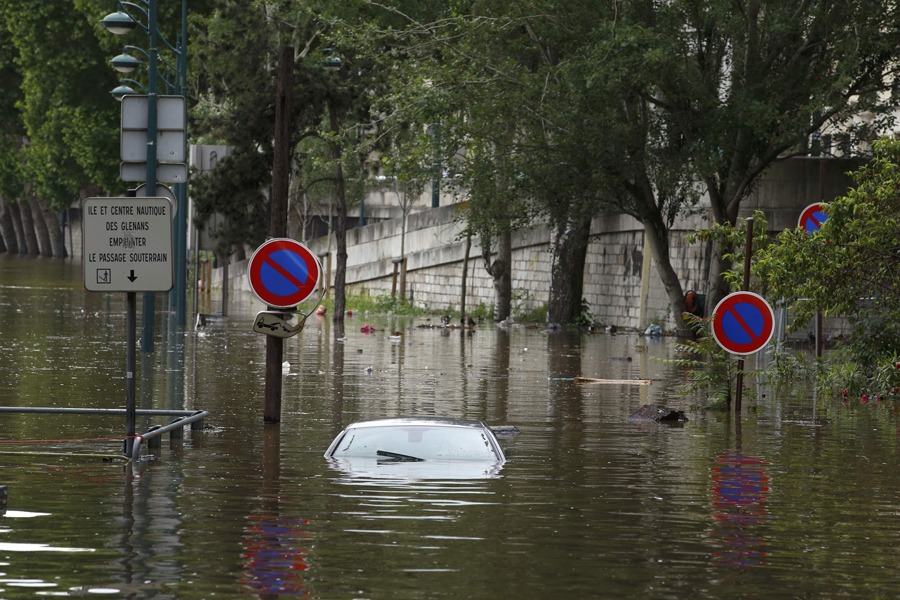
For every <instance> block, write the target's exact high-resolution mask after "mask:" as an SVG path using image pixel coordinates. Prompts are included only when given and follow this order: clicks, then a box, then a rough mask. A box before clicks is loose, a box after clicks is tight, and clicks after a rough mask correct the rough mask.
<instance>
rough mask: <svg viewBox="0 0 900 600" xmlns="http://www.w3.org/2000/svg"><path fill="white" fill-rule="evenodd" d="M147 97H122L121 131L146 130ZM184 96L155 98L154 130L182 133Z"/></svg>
mask: <svg viewBox="0 0 900 600" xmlns="http://www.w3.org/2000/svg"><path fill="white" fill-rule="evenodd" d="M148 102H149V100H148V99H147V96H144V95H141V94H127V95H125V96H122V129H143V130H146V129H147V103H148ZM184 107H185V105H184V96H157V97H156V128H157V129H180V130H181V131H184V129H185V127H184V115H185V113H184Z"/></svg>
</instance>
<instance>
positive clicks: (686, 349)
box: [662, 314, 747, 409]
mask: <svg viewBox="0 0 900 600" xmlns="http://www.w3.org/2000/svg"><path fill="white" fill-rule="evenodd" d="M684 318H685V321H686V322H687V323H688V324H689V325H690V327H691V329H693V330H694V332H695V333H696V338H695V339H693V340H689V341H687V342H685V343H679V344H675V351H676V352H677V353H679V354H680V355H681V356H682V358H675V359H668V360H664V361H662V362H663V363H664V364H670V365H677V366H681V367H685V368H687V370H688V381H687V383H685V384H684V385H683V386H682V387H681V389H680V390H678V393H680V394H684V395H692V396H704V397H706V398H708V399H709V400H710V401H711V402H710V404H709V405H708V406H706V408H710V409H717V408H721V407H722V406H723V405H727V403H728V402H730V401H731V398H732V390H734V387H735V383H736V380H737V375H738V372H739V371H738V366H737V360H736V359H735V358H734V357H733V356H732V355H731V354H729V353H728V352H726V351H725V350H723V349H722V348H721V347H720V346H719V345H718V344H717V343H716V341H715V339H714V338H713V336H712V321H711V319H709V318H702V317H696V316H694V315H690V314H686V315H685V316H684ZM745 373H746V371H745ZM746 393H747V390H744V394H745V395H746Z"/></svg>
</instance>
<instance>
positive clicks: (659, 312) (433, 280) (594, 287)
mask: <svg viewBox="0 0 900 600" xmlns="http://www.w3.org/2000/svg"><path fill="white" fill-rule="evenodd" d="M828 166H829V168H828V170H827V172H826V173H825V176H824V177H823V178H822V179H821V180H820V170H819V161H818V160H817V159H815V160H814V159H796V160H788V161H784V162H782V163H778V164H777V165H775V166H774V167H772V168H771V169H770V171H769V172H768V173H767V175H766V177H765V178H764V179H763V180H762V181H761V182H760V184H759V185H758V186H757V189H756V190H755V191H754V193H753V195H752V196H751V197H750V198H748V199H747V200H746V201H745V202H744V204H743V206H744V210H743V211H742V216H746V215H749V214H750V213H751V212H752V211H753V210H756V209H759V210H762V211H763V212H764V213H765V215H766V219H767V221H768V222H769V224H770V230H771V232H772V233H774V232H776V231H778V230H780V229H784V228H786V227H793V226H796V222H797V219H798V217H799V214H800V211H801V210H802V209H803V207H805V206H807V205H809V204H811V203H812V202H815V201H817V200H818V198H819V197H820V194H821V195H824V197H825V198H826V199H831V198H833V197H835V196H837V195H840V194H843V193H845V192H846V190H847V188H848V186H849V183H850V179H849V178H848V177H847V176H846V173H847V172H848V171H850V170H851V169H852V168H853V167H854V166H856V165H854V164H852V163H850V162H849V161H839V160H834V161H829V165H828ZM463 206H464V205H461V204H456V205H449V206H442V207H440V208H435V209H429V210H425V211H422V212H417V213H414V214H411V215H409V217H408V218H407V228H406V236H405V241H404V242H403V246H404V254H405V255H406V257H407V292H408V293H409V294H412V296H413V299H414V301H415V302H416V303H419V304H422V305H426V306H428V307H430V308H432V309H434V310H442V309H444V308H448V307H452V308H456V309H458V307H459V305H460V295H461V289H460V286H461V282H462V267H463V259H464V254H465V240H463V239H460V232H461V231H462V224H461V223H460V221H459V218H458V217H459V211H460V210H461V208H462V207H463ZM707 222H708V221H707V215H706V211H698V212H697V213H696V214H694V215H692V216H689V217H686V218H683V219H680V220H679V221H678V222H677V223H676V224H675V226H674V227H673V228H672V229H671V238H670V254H671V260H672V265H673V267H674V268H675V270H676V272H677V273H678V276H679V278H680V280H681V282H682V285H683V287H684V290H685V291H688V290H691V289H693V290H695V291H697V292H698V293H700V294H704V293H705V291H706V283H705V281H706V275H707V273H708V271H709V262H710V255H711V252H710V248H709V247H708V245H707V244H702V243H697V244H689V243H688V241H687V236H688V235H689V234H691V233H693V232H694V231H696V230H698V229H703V228H705V227H706V226H707ZM401 237H402V227H401V220H400V219H394V220H390V221H382V222H379V223H374V224H372V225H368V226H366V227H362V228H355V229H351V230H349V231H348V232H347V247H348V258H347V284H348V290H349V291H350V292H351V293H369V294H389V293H390V292H391V287H392V274H393V270H394V263H393V259H395V258H399V257H400V256H401ZM512 242H513V273H512V276H513V294H514V298H515V299H514V304H515V305H516V306H517V308H518V309H519V310H531V309H534V308H537V307H539V306H541V305H544V304H546V303H547V301H548V299H549V286H550V263H551V255H550V232H549V230H548V229H547V228H546V227H544V226H536V227H534V228H532V229H529V230H527V231H520V232H517V233H515V234H514V235H513V239H512ZM307 246H308V247H309V248H310V250H312V251H313V252H314V253H316V254H317V255H319V256H322V257H323V261H322V262H323V266H324V267H325V269H326V272H328V273H329V277H330V281H333V277H334V274H333V265H334V252H335V250H334V243H333V241H331V240H329V238H327V237H324V238H318V239H315V240H310V241H308V242H307ZM648 252H649V250H648V249H647V248H646V246H645V244H644V230H643V226H642V225H641V224H640V223H639V222H638V221H636V220H635V219H633V218H631V217H628V216H625V215H608V216H603V217H598V218H597V219H595V220H594V222H593V223H592V227H591V241H590V245H589V247H588V254H587V261H586V264H585V273H584V298H585V300H586V301H587V302H588V303H589V310H590V312H591V313H592V314H593V315H594V316H595V317H596V319H597V320H599V321H600V322H601V323H606V324H614V325H617V326H619V327H630V328H641V329H643V328H644V327H646V326H647V325H648V324H650V323H658V324H660V325H662V326H663V327H664V328H666V329H671V328H674V326H675V322H674V319H673V316H672V314H671V309H670V308H669V301H668V297H667V295H666V292H665V289H664V288H663V286H662V282H661V281H660V278H659V275H658V274H657V270H656V265H655V262H654V261H652V260H651V259H650V257H649V256H647V254H648ZM329 255H330V257H331V261H330V264H331V269H330V270H329V259H328V257H329ZM468 263H469V268H468V280H467V288H468V289H467V300H466V303H467V306H468V307H469V309H470V310H472V309H473V308H474V307H476V306H478V305H479V304H481V303H483V304H485V305H486V306H490V305H491V304H493V303H494V289H493V283H492V280H491V278H490V276H489V275H488V274H487V272H486V271H485V268H484V264H483V261H482V259H481V249H480V245H479V241H478V240H477V239H473V240H472V248H471V252H470V257H469V261H468ZM244 271H245V270H242V269H241V267H240V266H239V265H232V267H231V270H230V273H229V275H230V278H231V279H232V285H233V286H234V288H235V289H238V290H246V291H249V289H248V284H247V282H246V275H245V274H243V273H244ZM218 277H219V281H218V283H217V279H216V275H214V277H213V286H214V287H215V286H216V285H221V282H220V278H221V274H218ZM642 292H643V294H642ZM642 298H643V304H642Z"/></svg>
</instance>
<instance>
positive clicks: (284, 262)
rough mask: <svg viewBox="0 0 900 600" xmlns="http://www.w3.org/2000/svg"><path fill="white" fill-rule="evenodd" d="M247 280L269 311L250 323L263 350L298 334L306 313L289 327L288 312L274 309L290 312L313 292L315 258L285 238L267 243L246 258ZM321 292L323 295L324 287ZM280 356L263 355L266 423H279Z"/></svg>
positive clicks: (316, 268) (317, 275)
mask: <svg viewBox="0 0 900 600" xmlns="http://www.w3.org/2000/svg"><path fill="white" fill-rule="evenodd" d="M247 277H248V279H249V281H250V289H251V290H253V293H254V295H256V297H257V298H259V299H260V300H261V301H262V302H263V303H265V304H267V305H268V306H269V309H270V310H268V311H263V312H261V313H259V314H258V315H256V319H255V320H254V322H253V331H256V332H257V333H263V334H265V335H266V344H267V347H268V345H269V344H270V343H271V342H273V341H274V342H276V343H278V344H280V343H282V340H283V339H284V338H289V337H291V336H294V335H296V334H298V333H300V331H301V330H302V329H303V324H304V323H305V322H306V318H307V317H308V316H309V315H308V314H304V313H302V312H299V311H297V314H299V315H301V316H302V319H301V321H300V322H299V323H298V324H297V325H293V326H292V325H289V324H288V323H287V320H288V319H289V318H290V315H291V313H290V312H286V311H283V310H282V311H278V310H275V309H294V307H296V306H297V305H298V304H300V303H301V302H303V301H304V300H306V299H307V298H309V297H310V296H311V295H312V294H313V293H314V292H315V290H316V287H318V285H319V281H320V280H321V278H322V266H321V265H320V264H319V259H318V258H317V257H316V255H315V254H313V253H312V252H310V251H309V249H308V248H307V247H306V246H304V245H303V244H301V243H300V242H297V241H295V240H292V239H289V238H276V239H273V240H269V241H267V242H265V243H264V244H263V245H261V246H260V247H259V248H257V249H256V251H255V252H254V253H253V255H252V256H251V257H250V262H249V264H248V265H247ZM321 293H322V294H323V295H324V286H323V287H322V290H321ZM321 297H322V296H321V295H320V296H319V298H320V299H321ZM281 356H282V355H281V353H280V352H273V353H272V355H271V356H270V353H269V352H266V404H265V409H264V413H265V414H264V420H265V421H266V422H267V423H277V422H279V421H280V414H281ZM273 390H276V391H277V393H275V391H273ZM270 392H271V393H270Z"/></svg>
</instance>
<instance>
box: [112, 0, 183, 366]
mask: <svg viewBox="0 0 900 600" xmlns="http://www.w3.org/2000/svg"><path fill="white" fill-rule="evenodd" d="M137 2H139V3H140V4H135V3H133V2H119V3H118V10H117V11H116V12H115V13H112V14H109V15H107V16H106V17H104V18H103V20H102V21H101V23H102V24H103V26H104V27H105V28H106V29H107V30H108V31H109V32H110V33H113V34H116V35H122V34H125V33H129V32H130V31H133V30H134V29H135V28H141V29H143V30H144V32H145V33H146V34H147V38H148V51H146V52H145V51H143V50H141V49H140V48H138V47H136V46H126V47H125V50H126V53H123V54H120V55H119V56H116V57H114V58H113V59H112V60H111V61H110V64H111V65H112V66H113V68H114V69H116V70H117V71H120V72H123V73H129V72H131V71H134V70H135V69H137V68H138V67H139V66H140V65H141V64H142V63H141V61H140V60H138V59H137V58H135V57H133V56H131V55H129V54H127V51H128V50H135V51H138V52H140V53H141V54H143V55H144V56H145V57H146V59H147V78H148V85H147V90H146V94H147V163H146V165H147V166H146V190H147V195H150V196H152V195H155V194H156V186H157V151H156V140H157V129H158V128H157V117H158V99H159V62H158V61H159V52H158V49H157V39H158V38H159V39H161V40H162V41H163V42H164V43H165V44H166V46H168V47H169V48H170V49H171V50H172V51H173V52H174V53H175V57H176V64H175V66H174V71H175V81H174V84H173V82H172V81H170V80H169V79H167V78H166V77H163V78H162V79H163V81H164V82H165V83H166V86H167V88H169V89H171V88H175V89H178V88H179V87H180V92H181V94H182V96H185V95H186V92H187V58H186V54H187V52H186V48H187V0H182V3H181V13H182V14H181V39H180V41H179V43H178V44H177V47H174V46H172V45H171V44H170V43H169V42H168V41H167V40H166V39H165V37H163V36H162V35H161V34H160V33H159V29H158V26H157V0H137ZM131 11H136V12H138V13H140V14H141V15H143V17H144V18H145V19H146V22H147V24H146V26H144V25H143V24H141V22H140V21H139V20H138V19H135V18H134V16H133V15H132V12H131ZM163 60H164V61H165V59H163ZM165 62H166V65H167V66H168V67H169V68H172V65H171V63H168V62H167V61H165ZM126 81H129V82H131V83H137V82H136V81H134V80H126ZM179 84H180V85H179ZM137 85H138V86H139V87H142V88H143V86H140V84H139V83H138V84H137ZM129 93H134V90H133V89H132V88H129V87H128V86H124V85H122V86H119V87H117V88H116V89H115V90H113V92H112V94H113V96H115V97H117V98H118V99H121V97H122V96H123V95H126V94H129ZM186 154H187V153H186V152H185V155H186ZM175 196H176V201H177V210H176V220H175V224H174V225H175V248H174V252H175V285H174V295H173V297H172V298H171V300H172V305H173V306H174V307H175V309H176V318H177V323H178V324H179V325H181V326H184V325H185V324H186V315H185V312H186V305H187V302H186V292H187V290H186V279H187V277H186V257H185V255H186V252H187V244H186V239H185V238H186V229H187V220H186V215H187V184H186V183H177V184H175ZM155 303H156V294H155V293H153V292H145V293H144V294H143V309H142V321H141V351H142V352H153V342H154V331H153V330H154V306H155Z"/></svg>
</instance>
